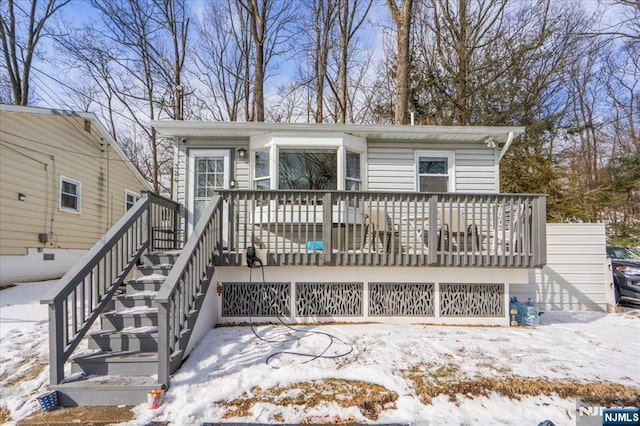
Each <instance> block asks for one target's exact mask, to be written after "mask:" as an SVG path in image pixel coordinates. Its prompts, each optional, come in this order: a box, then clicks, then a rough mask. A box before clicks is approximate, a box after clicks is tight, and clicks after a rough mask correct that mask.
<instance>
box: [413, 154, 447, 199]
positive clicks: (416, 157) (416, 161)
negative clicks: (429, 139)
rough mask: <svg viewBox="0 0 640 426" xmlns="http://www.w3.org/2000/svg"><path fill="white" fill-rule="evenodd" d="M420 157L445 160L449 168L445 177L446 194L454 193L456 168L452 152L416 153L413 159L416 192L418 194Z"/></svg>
mask: <svg viewBox="0 0 640 426" xmlns="http://www.w3.org/2000/svg"><path fill="white" fill-rule="evenodd" d="M420 157H436V158H437V157H441V158H446V159H447V164H448V166H449V167H448V168H447V176H449V180H448V183H447V192H456V166H455V153H454V152H453V151H416V153H415V158H414V164H415V188H416V192H420V162H419V161H420Z"/></svg>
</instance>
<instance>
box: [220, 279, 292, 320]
mask: <svg viewBox="0 0 640 426" xmlns="http://www.w3.org/2000/svg"><path fill="white" fill-rule="evenodd" d="M222 288H223V292H222V316H223V317H248V316H254V317H269V316H277V315H280V316H289V315H290V314H291V283H265V284H263V283H223V284H222Z"/></svg>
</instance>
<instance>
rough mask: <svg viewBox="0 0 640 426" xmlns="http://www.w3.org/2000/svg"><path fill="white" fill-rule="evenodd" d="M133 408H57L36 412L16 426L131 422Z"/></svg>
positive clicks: (92, 425)
mask: <svg viewBox="0 0 640 426" xmlns="http://www.w3.org/2000/svg"><path fill="white" fill-rule="evenodd" d="M132 408H133V407H66V408H62V407H58V408H56V409H54V410H52V411H46V412H37V413H34V414H32V415H31V416H29V417H27V418H26V419H23V420H21V421H19V422H18V423H17V424H18V426H42V425H52V426H53V425H73V424H81V425H83V426H102V425H108V424H112V423H121V422H127V421H130V420H133V417H134V416H133V413H132V412H131V409H132Z"/></svg>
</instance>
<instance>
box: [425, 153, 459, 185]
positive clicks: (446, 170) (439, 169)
mask: <svg viewBox="0 0 640 426" xmlns="http://www.w3.org/2000/svg"><path fill="white" fill-rule="evenodd" d="M452 161H453V160H452V156H450V155H442V156H440V155H427V154H423V155H418V191H419V192H449V191H450V190H451V185H450V184H451V182H450V179H451V176H450V170H451V167H452Z"/></svg>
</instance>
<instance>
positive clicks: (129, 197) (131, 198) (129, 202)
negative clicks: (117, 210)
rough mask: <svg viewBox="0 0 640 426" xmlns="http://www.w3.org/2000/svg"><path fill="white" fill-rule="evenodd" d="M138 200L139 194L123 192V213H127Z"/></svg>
mask: <svg viewBox="0 0 640 426" xmlns="http://www.w3.org/2000/svg"><path fill="white" fill-rule="evenodd" d="M139 199H140V194H137V193H135V192H133V191H129V190H128V189H125V190H124V211H128V210H129V209H130V208H131V207H133V206H134V204H135V203H137V202H138V200H139Z"/></svg>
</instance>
